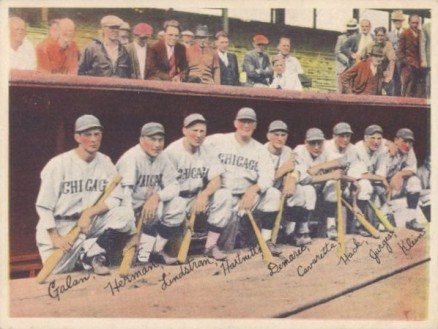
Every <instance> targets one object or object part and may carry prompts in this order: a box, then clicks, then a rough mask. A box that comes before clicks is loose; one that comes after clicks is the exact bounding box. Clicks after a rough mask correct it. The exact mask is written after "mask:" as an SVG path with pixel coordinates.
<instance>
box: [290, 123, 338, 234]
mask: <svg viewBox="0 0 438 329" xmlns="http://www.w3.org/2000/svg"><path fill="white" fill-rule="evenodd" d="M324 145H325V137H324V133H323V132H322V130H321V129H319V128H310V129H308V130H307V131H306V135H305V139H304V144H301V145H298V146H296V147H295V149H294V153H295V155H296V171H297V172H298V174H299V181H298V183H299V186H301V188H302V191H303V193H304V198H305V205H306V207H305V209H306V212H307V213H308V218H310V217H311V216H312V214H313V211H314V210H315V207H316V202H317V198H318V196H322V195H323V194H324V193H327V192H326V187H325V186H326V183H327V182H332V181H335V180H339V179H341V177H342V171H341V170H340V169H339V168H340V166H341V163H340V161H339V160H338V159H334V160H330V161H329V160H328V157H327V152H325V150H324ZM328 209H329V210H330V212H329V213H328V214H329V217H332V218H333V219H331V220H327V236H328V238H329V239H331V240H336V239H337V232H336V228H335V221H334V217H335V213H336V208H335V207H333V206H332V205H331V204H330V207H328Z"/></svg>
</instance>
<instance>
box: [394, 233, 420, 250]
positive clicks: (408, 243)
mask: <svg viewBox="0 0 438 329" xmlns="http://www.w3.org/2000/svg"><path fill="white" fill-rule="evenodd" d="M425 234H426V232H425V231H422V232H420V233H419V234H418V235H417V236H416V237H414V238H413V239H412V240H411V238H406V239H403V240H402V242H401V243H400V242H397V245H398V246H399V248H400V249H401V250H402V251H403V253H404V254H405V255H407V254H408V252H409V251H410V250H411V249H412V248H414V247H415V245H416V244H417V242H418V241H419V240H420V239H421V238H422V237H423V236H425Z"/></svg>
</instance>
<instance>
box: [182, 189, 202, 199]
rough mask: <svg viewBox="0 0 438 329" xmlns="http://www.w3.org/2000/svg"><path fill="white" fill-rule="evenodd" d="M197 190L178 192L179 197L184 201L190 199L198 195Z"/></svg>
mask: <svg viewBox="0 0 438 329" xmlns="http://www.w3.org/2000/svg"><path fill="white" fill-rule="evenodd" d="M198 192H199V189H198V190H195V191H193V192H192V191H180V192H179V196H180V197H181V198H186V199H190V198H194V197H195V196H197V195H198Z"/></svg>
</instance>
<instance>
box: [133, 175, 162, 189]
mask: <svg viewBox="0 0 438 329" xmlns="http://www.w3.org/2000/svg"><path fill="white" fill-rule="evenodd" d="M162 179H163V174H158V175H139V176H138V179H137V183H136V186H137V187H144V186H161V185H162V184H161V182H162Z"/></svg>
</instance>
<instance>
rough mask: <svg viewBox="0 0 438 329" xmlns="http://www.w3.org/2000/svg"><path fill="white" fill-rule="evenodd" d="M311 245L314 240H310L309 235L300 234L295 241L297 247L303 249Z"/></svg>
mask: <svg viewBox="0 0 438 329" xmlns="http://www.w3.org/2000/svg"><path fill="white" fill-rule="evenodd" d="M310 243H312V239H311V238H310V236H309V234H308V233H304V234H299V235H298V236H297V238H296V239H295V245H296V246H297V247H302V246H305V245H307V244H310Z"/></svg>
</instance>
